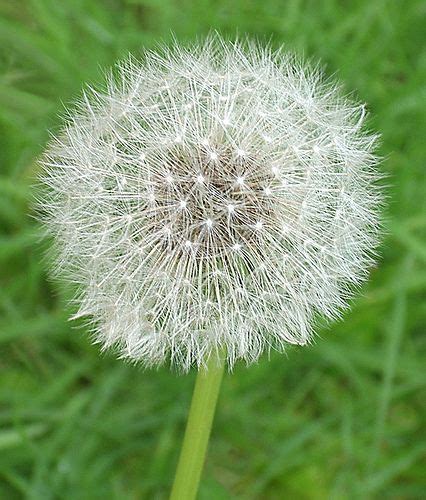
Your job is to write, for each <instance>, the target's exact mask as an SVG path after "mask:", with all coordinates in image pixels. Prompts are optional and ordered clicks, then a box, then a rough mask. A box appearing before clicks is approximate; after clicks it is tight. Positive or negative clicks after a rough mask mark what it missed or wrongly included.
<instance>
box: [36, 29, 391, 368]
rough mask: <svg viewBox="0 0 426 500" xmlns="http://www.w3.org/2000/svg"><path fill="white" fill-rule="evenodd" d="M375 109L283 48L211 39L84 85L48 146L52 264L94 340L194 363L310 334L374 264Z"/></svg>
mask: <svg viewBox="0 0 426 500" xmlns="http://www.w3.org/2000/svg"><path fill="white" fill-rule="evenodd" d="M364 115H365V107H364V106H360V105H358V104H357V103H354V102H352V101H350V100H348V99H347V98H345V97H344V96H343V95H342V92H341V89H340V88H339V86H338V85H336V84H335V83H332V82H330V81H327V80H325V79H324V77H323V76H322V73H321V71H320V70H319V69H318V68H317V67H312V66H309V65H307V64H304V63H302V62H300V61H299V60H298V59H297V58H295V57H294V56H292V55H288V54H287V53H285V52H284V51H283V50H278V51H276V52H273V51H272V50H271V49H270V48H268V47H266V48H265V47H262V46H260V45H259V44H257V43H254V42H238V41H237V42H233V43H230V42H225V41H223V40H222V39H221V38H220V37H219V36H218V35H215V36H212V37H209V38H208V39H207V40H206V41H205V42H203V43H200V44H195V45H193V46H192V47H189V48H183V47H180V46H179V45H177V44H176V45H175V46H174V47H173V48H171V49H163V50H162V51H161V52H159V53H155V52H147V53H146V54H145V55H144V58H143V61H142V62H138V61H135V60H133V59H129V60H127V61H125V62H123V63H120V64H119V65H118V66H117V71H116V72H115V73H114V74H112V75H111V76H110V77H109V79H108V84H107V88H106V90H105V91H104V92H100V91H96V90H90V91H89V92H86V93H85V94H84V95H83V98H82V99H81V100H80V103H79V106H78V109H77V111H76V112H75V113H74V114H73V115H71V116H70V117H69V120H68V123H67V125H66V127H65V129H64V130H63V132H62V133H61V134H60V135H59V136H58V137H57V138H55V139H53V140H52V142H51V144H50V147H49V148H48V151H47V153H46V155H45V157H44V160H43V165H44V173H43V175H42V181H43V183H44V185H45V186H46V187H47V189H46V190H45V192H44V194H43V195H42V196H40V203H39V205H40V209H41V211H42V213H43V216H42V217H43V220H44V222H45V227H46V229H47V231H48V233H49V234H50V235H52V236H53V237H54V242H55V268H54V271H55V273H56V274H58V275H60V276H65V277H66V278H68V279H69V280H71V281H72V282H73V283H75V284H76V285H77V288H78V296H77V298H76V300H77V303H78V304H79V310H78V313H77V314H76V316H84V317H87V318H90V321H91V322H92V327H93V331H94V338H95V339H96V341H97V342H98V343H100V344H101V345H102V348H104V349H105V348H110V347H114V348H115V349H117V350H118V352H119V353H120V355H121V356H122V357H123V358H128V359H130V360H133V361H135V362H141V363H142V364H144V365H146V366H153V365H160V364H163V363H165V362H169V363H171V364H172V365H174V366H176V367H177V368H178V369H180V370H183V371H187V370H188V369H189V368H190V367H191V366H194V365H195V366H196V367H203V366H204V365H205V364H206V363H208V360H211V359H216V361H217V360H218V359H220V358H221V356H222V357H224V361H225V362H226V363H227V364H228V366H229V367H231V368H232V366H233V365H234V364H235V362H236V361H237V360H244V361H245V362H247V363H252V362H254V361H255V360H257V359H258V358H259V356H260V355H261V353H262V352H264V351H265V350H269V349H270V348H271V347H272V348H276V349H279V350H282V349H284V348H285V346H286V345H288V344H298V345H305V344H308V343H309V342H310V341H311V340H312V337H313V331H314V330H313V329H314V325H315V320H316V318H317V317H318V316H323V317H326V318H330V319H333V318H336V317H338V316H339V314H340V313H341V311H342V310H343V309H344V308H345V307H346V305H347V303H348V299H349V298H350V297H351V294H352V292H353V290H354V288H355V287H356V286H357V285H358V284H359V283H360V282H361V281H362V280H363V279H364V278H365V277H366V275H367V270H368V268H369V267H370V266H371V264H372V262H373V259H374V248H375V245H376V241H377V235H378V229H379V222H378V207H379V205H380V198H381V197H380V190H379V189H378V187H377V182H376V181H377V179H378V173H377V171H376V168H375V167H376V163H377V159H376V157H375V155H374V148H375V143H376V137H375V136H374V135H369V134H367V133H365V132H364V131H363V130H362V123H363V120H364Z"/></svg>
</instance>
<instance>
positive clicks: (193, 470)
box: [170, 356, 225, 500]
mask: <svg viewBox="0 0 426 500" xmlns="http://www.w3.org/2000/svg"><path fill="white" fill-rule="evenodd" d="M224 366H225V363H224V362H223V357H221V358H220V359H218V358H217V357H216V356H211V357H210V359H209V360H208V362H207V366H206V367H205V368H201V369H200V370H199V371H198V374H197V380H196V382H195V388H194V393H193V395H192V402H191V408H190V410H189V416H188V422H187V424H186V430H185V437H184V438H183V444H182V449H181V452H180V457H179V463H178V466H177V469H176V475H175V481H174V483H173V488H172V492H171V495H170V500H193V499H195V497H196V495H197V491H198V485H199V483H200V477H201V472H202V470H203V465H204V461H205V456H206V451H207V445H208V442H209V437H210V431H211V428H212V423H213V417H214V412H215V408H216V402H217V398H218V395H219V389H220V384H221V382H222V377H223V371H224Z"/></svg>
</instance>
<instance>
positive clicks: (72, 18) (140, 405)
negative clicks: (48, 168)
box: [0, 0, 426, 500]
mask: <svg viewBox="0 0 426 500" xmlns="http://www.w3.org/2000/svg"><path fill="white" fill-rule="evenodd" d="M425 14H426V9H425V4H424V3H423V2H421V1H417V0H411V1H410V0H407V1H405V2H397V1H390V0H389V1H386V0H375V1H371V0H362V1H360V0H359V1H352V2H346V1H343V0H340V1H339V0H324V1H322V2H317V1H314V0H312V1H303V0H289V1H286V2H284V1H280V0H263V1H262V2H255V1H247V0H234V1H233V2H228V1H225V0H216V1H212V0H209V1H208V0H201V1H197V2H196V1H194V0H193V1H189V0H181V1H177V0H122V1H118V0H106V1H103V2H101V1H95V0H86V1H83V0H69V1H66V2H57V1H56V0H22V1H21V2H8V1H6V0H0V47H1V49H0V141H1V146H0V165H1V166H0V229H1V235H0V280H1V286H0V347H1V351H0V367H1V371H0V498H5V499H15V498H31V499H43V500H44V499H76V498H78V499H97V498H102V499H120V500H122V499H145V498H149V499H150V498H155V499H162V498H167V494H168V491H169V488H170V486H171V481H172V478H173V473H174V468H175V464H176V460H177V456H178V452H179V446H180V443H181V437H182V433H183V429H184V422H185V417H186V412H187V408H188V405H189V400H190V396H191V391H192V385H193V381H194V374H190V375H188V376H176V375H175V374H173V373H170V372H169V371H168V370H167V369H166V368H164V369H161V370H158V371H142V370H141V369H138V368H134V367H131V366H128V365H125V364H123V363H122V362H119V361H116V360H115V359H114V356H113V355H99V353H98V349H97V348H96V347H93V346H91V345H90V342H89V339H88V337H87V335H86V332H85V331H84V329H79V328H76V326H75V325H73V324H71V323H69V322H67V321H66V319H67V315H68V313H69V311H68V310H67V305H66V299H67V294H68V291H67V289H66V287H65V286H61V285H58V284H52V283H50V282H49V281H48V280H47V278H46V268H45V264H44V263H43V260H42V249H41V246H40V245H39V244H38V228H37V225H36V224H35V223H34V221H33V220H32V219H31V217H29V215H28V212H29V208H28V202H29V199H30V191H31V188H30V186H31V183H32V182H33V178H34V174H35V171H36V168H37V167H36V159H37V157H38V155H39V154H40V152H41V151H42V150H43V147H44V145H45V143H46V141H47V140H48V130H55V129H56V128H57V127H58V126H59V124H60V121H61V119H60V118H59V117H58V113H61V112H62V111H63V103H69V102H72V100H73V98H74V97H75V96H76V95H78V93H79V91H80V89H81V87H82V83H83V82H86V81H89V82H92V83H96V82H98V81H100V80H101V79H102V69H103V68H105V67H108V66H109V65H110V64H112V63H113V62H114V60H116V59H117V58H119V57H121V56H123V55H125V54H127V52H128V51H131V52H133V53H134V54H137V53H138V51H139V50H140V49H141V48H143V47H153V46H155V44H156V43H157V41H158V40H159V39H160V38H164V39H166V40H169V39H170V37H171V34H170V31H171V30H173V31H174V32H175V33H176V35H177V37H178V39H180V40H188V39H191V38H193V37H195V36H198V35H200V34H204V33H206V32H207V31H208V30H209V29H211V28H218V29H220V30H221V31H223V32H224V33H228V34H233V33H235V32H236V31H238V32H239V33H246V32H248V33H251V34H253V35H257V36H260V37H265V38H267V39H269V38H270V37H272V42H273V43H274V44H277V45H278V44H280V43H285V44H286V45H287V46H288V47H289V48H291V49H293V50H295V51H297V52H298V53H303V54H305V55H306V56H308V57H313V58H315V59H321V60H322V62H323V63H324V64H325V65H326V68H327V73H328V74H334V73H335V74H336V75H337V76H338V78H339V79H341V80H342V81H343V82H344V83H345V85H346V89H347V90H348V92H356V94H357V95H358V97H359V98H360V99H361V100H362V101H365V102H367V103H368V104H369V111H370V113H371V115H370V116H371V118H370V121H369V125H370V127H371V128H372V129H375V130H378V131H380V132H381V133H382V144H381V148H380V154H381V155H383V157H384V158H385V161H384V163H383V167H382V168H383V170H384V171H386V172H387V174H388V180H389V184H390V187H389V189H388V195H389V204H388V210H387V223H386V226H387V235H386V237H385V240H384V242H383V244H382V247H381V259H380V263H379V265H378V267H377V268H376V269H374V270H373V271H372V275H371V280H370V281H369V284H368V285H366V286H365V287H364V288H363V290H362V295H361V297H359V298H358V299H357V300H356V301H354V306H353V310H352V311H351V312H350V313H348V314H346V316H345V320H344V321H342V322H339V323H337V324H334V325H332V326H330V327H324V328H322V329H321V330H320V332H319V337H318V340H317V342H316V345H314V346H313V347H309V348H299V349H289V351H288V355H287V357H283V356H280V355H272V356H271V359H270V360H269V361H268V360H267V359H266V358H263V359H262V360H261V361H260V362H259V364H258V365H256V366H253V367H251V368H250V369H247V368H246V367H245V366H238V367H237V368H236V370H235V372H234V373H233V374H231V375H229V374H228V375H226V376H225V379H224V385H223V391H222V394H221V397H220V401H219V409H218V413H217V418H216V421H215V426H214V429H213V435H212V441H211V446H210V451H209V458H208V462H207V465H206V470H205V474H204V477H203V482H202V486H201V492H200V498H201V500H207V499H210V500H212V499H227V498H241V499H281V498H295V499H339V500H340V499H352V498H362V499H364V498H380V499H381V498H392V499H417V498H418V499H420V498H424V497H425V495H426V484H425V481H424V464H422V462H421V459H422V457H424V455H425V452H426V443H425V434H424V427H423V428H422V425H423V426H424V421H425V407H424V401H425V377H424V375H423V370H424V359H425V356H424V355H425V338H424V336H422V333H424V326H425V324H426V302H425V301H424V298H425V290H426V271H425V269H426V268H425V261H426V242H425V236H426V215H425V214H426V211H425V208H426V207H425V205H426V203H425V196H424V192H425V187H426V186H425V184H426V183H425V174H424V153H425V146H424V137H425V134H426V123H425V114H424V102H425V97H426V92H425V87H424V81H425V76H426V51H425V40H424V32H423V31H422V29H423V27H424V23H425ZM422 299H423V300H422Z"/></svg>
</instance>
